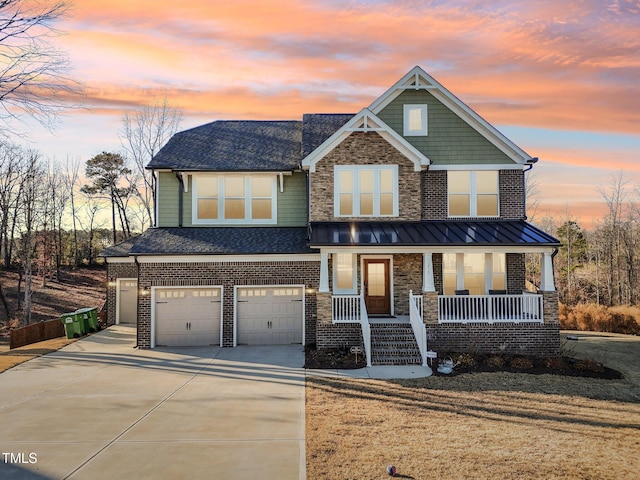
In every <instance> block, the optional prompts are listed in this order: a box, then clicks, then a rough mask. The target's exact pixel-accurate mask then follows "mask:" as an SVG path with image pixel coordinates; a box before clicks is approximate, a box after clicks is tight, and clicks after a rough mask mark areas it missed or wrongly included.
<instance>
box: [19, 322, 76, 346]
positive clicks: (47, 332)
mask: <svg viewBox="0 0 640 480" xmlns="http://www.w3.org/2000/svg"><path fill="white" fill-rule="evenodd" d="M9 333H10V340H9V348H18V347H23V346H25V345H29V344H31V343H36V342H42V341H44V340H50V339H52V338H58V337H64V336H65V331H64V325H63V324H62V322H61V321H60V319H59V318H56V319H54V320H46V321H44V322H38V323H34V324H33V325H28V326H26V327H22V328H16V329H14V330H11V331H10V332H9Z"/></svg>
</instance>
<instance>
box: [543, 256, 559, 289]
mask: <svg viewBox="0 0 640 480" xmlns="http://www.w3.org/2000/svg"><path fill="white" fill-rule="evenodd" d="M540 273H541V276H542V278H541V279H540V280H541V282H540V283H541V285H540V290H542V291H543V292H555V291H556V286H555V285H554V283H553V257H552V256H551V252H544V254H543V259H542V271H541V272H540Z"/></svg>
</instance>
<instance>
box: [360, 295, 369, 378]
mask: <svg viewBox="0 0 640 480" xmlns="http://www.w3.org/2000/svg"><path fill="white" fill-rule="evenodd" d="M360 313H361V315H360V327H361V328H362V342H363V343H364V354H365V355H366V356H367V367H370V366H371V326H369V315H368V314H367V306H366V305H365V304H364V296H362V295H361V296H360Z"/></svg>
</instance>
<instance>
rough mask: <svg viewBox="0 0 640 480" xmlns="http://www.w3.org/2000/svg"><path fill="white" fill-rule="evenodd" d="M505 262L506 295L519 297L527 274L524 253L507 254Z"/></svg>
mask: <svg viewBox="0 0 640 480" xmlns="http://www.w3.org/2000/svg"><path fill="white" fill-rule="evenodd" d="M505 262H506V268H507V293H508V294H510V295H519V294H521V293H522V291H523V290H524V288H525V280H526V274H527V270H526V266H525V263H524V253H507V254H506V255H505Z"/></svg>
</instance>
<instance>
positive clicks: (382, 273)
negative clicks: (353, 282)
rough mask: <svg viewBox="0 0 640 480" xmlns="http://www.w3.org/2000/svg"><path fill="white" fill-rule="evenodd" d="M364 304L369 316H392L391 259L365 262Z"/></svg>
mask: <svg viewBox="0 0 640 480" xmlns="http://www.w3.org/2000/svg"><path fill="white" fill-rule="evenodd" d="M364 303H365V305H366V306H367V313H368V314H369V315H390V314H391V294H390V288H389V259H365V260H364Z"/></svg>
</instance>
